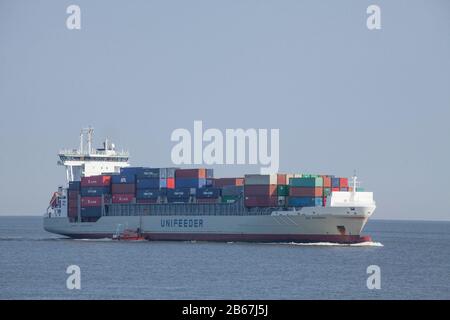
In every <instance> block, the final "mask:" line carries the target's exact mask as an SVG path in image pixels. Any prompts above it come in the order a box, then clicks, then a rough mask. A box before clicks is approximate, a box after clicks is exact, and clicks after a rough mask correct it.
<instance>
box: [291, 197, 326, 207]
mask: <svg viewBox="0 0 450 320" xmlns="http://www.w3.org/2000/svg"><path fill="white" fill-rule="evenodd" d="M322 201H323V200H322V198H321V197H289V198H288V205H289V206H291V207H319V206H322V204H323V203H322Z"/></svg>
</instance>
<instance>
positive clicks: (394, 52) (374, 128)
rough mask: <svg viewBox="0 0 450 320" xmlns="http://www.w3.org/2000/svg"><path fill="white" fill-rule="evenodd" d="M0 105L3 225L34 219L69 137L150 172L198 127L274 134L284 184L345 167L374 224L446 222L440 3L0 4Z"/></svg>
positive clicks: (448, 60)
mask: <svg viewBox="0 0 450 320" xmlns="http://www.w3.org/2000/svg"><path fill="white" fill-rule="evenodd" d="M70 4H78V5H80V7H81V10H82V29H81V30H79V31H69V30H67V29H66V25H65V20H66V17H67V14H66V13H65V11H66V8H67V6H68V5H70ZM370 4H378V5H379V6H380V7H381V10H382V13H381V18H382V29H381V30H379V31H369V30H368V29H367V28H366V17H367V14H366V8H367V6H368V5H370ZM0 108H1V117H0V150H1V152H0V178H1V183H0V214H3V215H5V214H42V213H43V212H44V211H45V209H46V206H47V204H48V201H49V197H50V195H51V193H52V192H53V191H54V190H55V189H56V187H57V185H58V184H61V183H62V182H63V181H64V171H63V168H62V167H57V166H56V161H57V157H56V153H57V151H58V149H59V148H63V147H70V148H72V147H76V146H77V144H78V134H79V130H80V128H81V127H83V126H87V125H92V126H93V127H94V128H95V134H96V135H95V136H96V138H97V142H100V140H101V139H102V138H104V137H105V136H109V137H110V138H112V139H113V140H114V141H115V142H116V144H117V145H119V146H120V147H124V148H126V149H128V150H129V151H130V153H131V155H132V164H136V165H150V166H165V165H170V164H171V163H170V150H171V148H172V146H173V143H172V142H171V141H170V134H171V132H172V131H173V130H174V129H176V128H188V129H192V126H193V121H194V120H203V123H204V126H205V127H207V128H219V129H225V128H238V127H241V128H267V129H270V128H279V129H280V145H281V146H280V147H281V149H280V162H281V163H280V170H281V171H284V172H291V171H293V172H312V173H331V174H336V175H343V176H349V175H351V174H352V173H353V170H354V169H356V170H357V172H358V174H359V176H360V179H361V180H362V181H363V182H364V187H365V188H366V189H370V190H372V191H373V192H374V194H375V198H376V201H377V205H378V209H377V211H376V214H375V218H392V219H408V218H410V219H450V213H449V212H450V209H449V208H450V189H449V188H450V187H449V185H450V173H449V169H448V167H449V163H450V148H449V139H450V125H449V120H450V1H447V0H442V1H425V0H423V1H417V0H414V1H412V0H408V1H406V0H404V1H398V0H397V1H362V0H354V1H331V0H330V1H313V0H311V1H300V0H292V1H286V0H282V1H275V0H270V1H268V0H239V1H238V0H233V1H224V0H221V1H211V0H202V1H198V0H195V1H193V0H190V1H181V0H180V1H175V0H172V1H123V0H121V1H100V0H98V1H60V0H59V1H56V0H55V1H46V0H42V1H21V0H0ZM257 171H258V168H256V167H245V166H220V167H216V174H218V175H237V174H244V173H246V172H257Z"/></svg>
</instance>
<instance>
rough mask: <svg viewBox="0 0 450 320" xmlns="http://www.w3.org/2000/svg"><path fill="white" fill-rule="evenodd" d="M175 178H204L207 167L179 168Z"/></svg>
mask: <svg viewBox="0 0 450 320" xmlns="http://www.w3.org/2000/svg"><path fill="white" fill-rule="evenodd" d="M175 178H177V179H178V178H191V179H192V178H197V179H198V178H203V179H206V169H205V168H199V169H177V170H176V171H175Z"/></svg>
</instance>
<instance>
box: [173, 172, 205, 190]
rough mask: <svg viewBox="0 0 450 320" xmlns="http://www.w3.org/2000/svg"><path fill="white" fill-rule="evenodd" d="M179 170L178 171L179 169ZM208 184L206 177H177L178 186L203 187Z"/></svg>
mask: <svg viewBox="0 0 450 320" xmlns="http://www.w3.org/2000/svg"><path fill="white" fill-rule="evenodd" d="M177 172H178V171H177ZM205 185H206V179H205V178H176V179H175V187H176V188H201V187H204V186H205Z"/></svg>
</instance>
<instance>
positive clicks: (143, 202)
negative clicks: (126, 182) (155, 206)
mask: <svg viewBox="0 0 450 320" xmlns="http://www.w3.org/2000/svg"><path fill="white" fill-rule="evenodd" d="M136 203H140V204H152V203H156V199H137V200H136Z"/></svg>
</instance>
